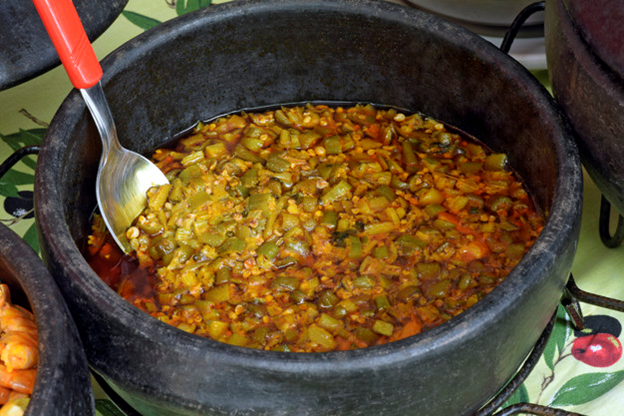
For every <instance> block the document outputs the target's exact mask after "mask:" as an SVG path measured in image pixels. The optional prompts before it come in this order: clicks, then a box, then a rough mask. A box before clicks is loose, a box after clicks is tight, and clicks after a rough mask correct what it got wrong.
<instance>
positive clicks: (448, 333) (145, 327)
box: [35, 0, 582, 372]
mask: <svg viewBox="0 0 624 416" xmlns="http://www.w3.org/2000/svg"><path fill="white" fill-rule="evenodd" d="M356 6H357V8H358V9H360V10H362V9H365V10H367V11H368V12H371V10H372V11H373V13H375V15H376V16H383V17H384V18H386V19H390V20H398V21H411V22H413V21H414V20H415V18H416V17H418V18H419V19H420V20H422V21H423V22H427V29H426V30H431V31H436V32H437V33H438V34H439V36H442V37H444V38H446V39H450V38H451V37H452V38H453V40H454V41H455V42H458V43H460V44H461V46H462V47H464V48H467V49H469V50H471V51H473V52H474V53H475V54H478V55H479V56H480V57H481V58H482V59H483V60H485V61H486V62H488V63H491V64H492V65H496V66H498V70H499V71H498V72H499V74H503V75H501V76H508V74H509V73H514V75H515V76H516V77H518V78H519V81H518V82H517V83H516V84H517V85H516V87H517V89H516V90H517V92H518V93H519V94H524V95H527V96H530V97H532V99H534V100H535V101H534V102H536V103H537V106H538V107H539V111H540V112H541V113H542V115H543V117H544V119H545V120H546V121H547V126H546V127H548V128H550V129H551V130H552V131H553V132H554V133H556V134H554V135H553V137H554V138H553V145H554V146H555V147H556V151H557V155H558V160H557V163H558V164H559V168H560V169H559V176H558V178H557V183H556V190H555V194H554V197H553V204H552V207H551V209H550V217H549V218H548V221H547V222H546V224H545V226H544V229H543V231H542V233H541V235H540V236H539V237H538V239H537V241H536V242H535V244H534V245H533V247H532V248H531V249H530V251H529V252H528V253H527V254H526V255H525V257H524V258H523V259H522V260H521V261H520V263H519V264H518V265H517V266H516V268H515V269H514V270H513V271H512V272H511V273H510V275H509V276H508V277H507V278H506V279H505V280H504V281H503V282H502V283H501V284H500V285H499V286H497V287H496V288H495V289H494V290H493V291H492V292H491V293H490V294H489V295H488V296H486V297H485V298H484V299H483V300H481V301H479V302H478V303H476V304H475V305H473V306H472V307H471V308H470V309H469V310H467V311H465V312H464V313H462V314H460V315H459V316H457V317H454V318H453V319H451V320H450V321H448V322H446V323H444V324H442V325H440V326H438V327H435V328H433V329H430V330H428V331H425V332H423V333H421V334H418V335H415V336H412V337H409V338H406V339H403V340H399V341H395V342H392V343H388V344H384V345H382V346H375V347H369V348H365V349H359V350H350V351H337V352H325V353H281V352H273V351H262V350H256V349H250V348H244V347H236V346H231V345H227V344H223V343H220V342H217V341H213V340H211V339H207V338H202V337H199V336H196V335H191V334H188V333H186V332H184V331H181V330H179V329H177V328H175V327H173V326H170V325H168V324H165V323H163V322H160V321H158V320H157V319H155V318H153V317H151V316H149V315H147V314H145V313H144V312H142V311H140V310H139V309H137V308H135V307H134V306H132V305H131V304H130V303H128V302H126V301H125V300H123V299H122V298H121V297H119V296H118V295H117V294H116V293H115V292H114V291H113V290H112V289H110V288H109V287H108V286H107V285H106V284H105V283H104V282H103V281H102V280H101V279H100V278H99V277H98V276H97V275H96V274H95V273H94V272H93V271H92V270H91V268H90V267H89V266H88V264H87V263H86V261H85V260H84V258H83V257H82V254H81V252H80V250H79V249H78V247H76V245H75V243H74V242H73V240H72V237H71V235H70V233H69V230H68V229H67V227H66V225H65V220H64V216H63V210H62V209H58V208H55V204H54V203H49V202H48V203H47V204H45V206H40V205H37V206H36V210H37V215H36V217H37V218H38V219H40V218H45V219H46V221H45V223H41V222H40V221H38V225H39V226H40V227H41V232H42V233H43V234H45V235H46V238H47V239H49V242H50V244H49V245H50V250H51V251H52V252H53V253H54V256H57V258H60V259H63V261H64V262H65V265H66V268H67V269H68V270H69V271H70V272H71V273H72V274H73V275H75V276H84V279H82V281H81V282H79V283H78V282H72V283H70V284H71V285H76V286H77V285H79V286H80V290H82V291H83V292H84V293H85V295H87V296H88V297H90V298H92V299H94V300H95V301H97V302H98V303H99V304H100V305H101V307H102V312H103V313H105V314H106V315H107V316H108V318H110V319H111V320H114V321H119V322H133V323H134V324H135V328H134V329H135V331H136V333H137V334H141V336H143V337H146V338H152V339H153V338H156V339H158V342H159V343H162V344H165V345H170V343H172V342H174V341H175V342H176V343H178V344H180V343H183V344H185V347H186V348H189V349H190V350H196V351H204V352H205V353H206V354H209V355H210V357H218V359H220V360H223V361H224V362H225V361H227V362H231V363H240V364H244V365H247V366H251V367H255V368H270V369H271V370H272V371H281V370H283V371H290V372H292V371H297V370H299V371H302V372H305V371H310V369H312V368H314V369H315V370H318V369H323V370H324V371H326V372H341V371H343V370H344V369H345V368H347V367H349V368H353V367H358V366H367V367H375V368H377V367H384V366H388V365H390V364H396V363H398V362H401V361H404V360H408V359H409V358H410V357H412V356H415V355H421V354H426V353H429V352H431V351H433V350H434V349H435V350H436V352H439V351H440V350H450V349H452V348H453V345H455V344H456V343H457V342H459V341H460V339H461V341H462V342H466V341H467V340H468V339H469V338H470V337H475V336H478V333H479V332H480V330H482V329H485V328H487V327H488V326H490V325H492V323H493V322H495V321H496V320H497V319H498V317H499V316H500V315H501V314H502V313H503V311H505V310H506V309H508V308H509V307H510V305H512V304H513V302H514V299H515V298H516V296H517V294H518V293H523V292H526V291H530V290H531V288H532V287H534V286H535V285H536V284H537V283H538V282H536V281H534V279H532V278H528V277H529V276H534V275H535V274H536V273H535V272H536V271H538V270H541V269H544V268H548V267H550V266H551V265H552V264H553V263H554V262H555V259H556V255H557V252H556V250H553V246H559V245H563V244H564V243H567V241H562V240H565V239H567V238H574V236H575V223H576V219H578V218H580V211H581V203H582V171H581V165H580V161H579V156H578V152H577V149H576V147H575V145H574V142H573V140H572V138H571V132H570V129H569V126H568V123H567V121H566V119H565V116H564V115H563V114H562V113H561V111H560V110H559V109H558V107H557V105H556V103H555V102H554V100H553V99H552V97H550V95H549V94H548V92H547V91H546V89H545V88H544V87H543V86H542V85H541V84H540V83H539V82H538V81H537V79H536V78H535V77H533V76H532V75H531V74H530V73H529V72H528V71H527V70H526V69H525V68H524V67H522V66H521V65H520V64H519V63H517V62H516V61H514V60H513V59H512V58H511V57H508V56H507V57H505V56H502V55H505V54H504V53H503V52H501V51H500V50H498V48H496V47H495V46H493V45H492V44H490V43H489V42H487V41H485V40H483V39H481V38H480V37H478V36H477V35H475V34H473V33H471V32H469V31H467V30H465V29H463V28H461V27H458V26H455V25H453V24H451V23H448V22H444V21H442V20H441V19H438V18H436V17H434V16H430V15H427V14H425V13H422V12H420V11H418V10H414V9H408V8H405V7H403V6H399V5H396V4H392V3H388V2H380V1H373V0H313V1H309V2H306V3H305V7H309V8H311V9H312V8H314V9H315V8H322V9H323V10H332V9H333V10H336V11H338V10H340V11H343V12H344V7H353V8H354V9H355V8H356ZM276 7H281V8H295V7H296V8H301V7H302V3H301V2H297V1H296V0H275V1H272V2H269V3H266V2H262V1H258V0H241V1H237V2H232V3H230V2H228V3H224V4H219V5H216V6H214V7H210V8H206V9H202V10H199V11H198V12H194V13H191V14H188V15H184V16H181V17H179V18H175V19H173V20H170V21H167V22H164V23H162V24H161V25H159V26H158V29H157V30H150V31H147V32H145V33H143V34H141V35H139V36H137V37H136V38H134V39H132V40H130V41H129V42H127V43H126V44H124V45H122V46H121V47H120V48H118V49H117V50H116V51H114V52H113V53H111V54H110V55H109V56H108V57H106V58H105V59H104V60H103V61H102V67H103V69H104V78H103V80H102V84H103V86H104V87H105V86H106V83H107V82H108V81H109V80H111V79H112V78H114V77H115V75H116V74H117V73H119V72H120V71H123V70H124V68H125V66H127V62H128V61H134V62H136V61H138V59H140V57H141V56H142V55H144V54H149V53H150V51H151V50H152V49H155V48H158V47H160V46H161V45H162V44H164V43H166V42H167V40H168V39H170V38H171V36H184V35H185V33H190V32H191V31H192V30H193V28H194V27H196V26H202V25H206V24H210V22H211V21H212V20H213V19H223V16H224V15H227V19H236V18H240V17H243V16H247V15H251V14H253V13H254V12H259V11H263V10H265V11H266V10H268V9H270V10H275V8H276ZM354 13H355V11H354ZM432 28H433V29H432ZM85 112H86V107H85V106H84V104H83V102H82V99H81V98H80V95H79V92H78V91H76V90H73V91H72V92H71V93H70V94H69V96H68V97H67V99H66V100H65V101H64V103H63V104H62V106H61V108H60V109H59V111H58V112H57V114H56V115H55V117H54V119H53V121H52V123H51V125H50V129H49V130H48V133H47V136H46V140H45V141H44V144H43V146H42V149H41V152H40V156H39V163H38V165H37V173H36V180H35V188H36V199H37V200H39V201H54V202H55V203H57V204H58V203H59V201H60V200H61V198H60V190H59V188H58V186H47V184H50V183H51V184H55V183H56V181H55V179H56V177H55V176H54V175H55V172H54V171H55V166H60V165H61V163H62V160H61V156H60V155H61V153H62V151H63V150H64V148H65V147H66V146H67V144H66V143H64V142H63V140H58V139H57V137H58V136H62V135H63V132H64V131H68V130H71V128H72V127H73V126H74V125H75V124H76V122H77V121H78V120H80V118H81V117H82V116H83V114H84V113H85ZM442 121H444V120H442ZM562 236H564V238H563V239H562ZM541 279H542V280H543V279H545V276H542V277H541ZM561 290H563V287H562V288H561ZM549 316H550V315H549ZM539 324H540V325H542V326H543V327H545V325H546V324H547V320H546V321H545V322H541V323H539ZM468 329H469V330H470V331H468ZM372 357H374V358H375V359H374V360H372Z"/></svg>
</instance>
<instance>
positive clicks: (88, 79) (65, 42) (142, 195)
mask: <svg viewBox="0 0 624 416" xmlns="http://www.w3.org/2000/svg"><path fill="white" fill-rule="evenodd" d="M33 1H34V3H35V7H36V8H37V12H38V13H39V16H40V17H41V20H42V21H43V25H44V26H45V28H46V30H47V32H48V34H49V35H50V39H51V40H52V43H53V44H54V48H55V49H56V51H57V52H58V54H59V57H60V59H61V62H62V63H63V66H64V67H65V70H66V71H67V75H68V76H69V79H70V81H71V82H72V85H73V86H74V87H76V88H77V89H79V90H80V93H81V95H82V97H83V99H84V100H85V103H86V104H87V108H88V109H89V112H90V113H91V116H92V117H93V120H94V122H95V125H96V127H97V129H98V132H99V133H100V138H101V139H102V156H101V159H100V165H99V169H98V175H97V180H96V195H97V201H98V206H99V208H100V214H101V215H102V218H103V219H104V222H105V224H106V227H107V228H108V230H109V231H110V233H111V235H112V236H113V238H114V239H115V241H116V242H117V244H118V245H119V247H121V249H122V250H123V251H124V252H125V253H128V252H130V251H132V247H131V246H130V244H129V243H128V239H127V238H126V235H125V232H126V229H127V228H128V227H130V226H131V225H132V223H133V221H134V220H135V219H136V218H137V217H138V216H139V214H140V213H141V212H142V211H143V209H144V208H145V206H146V204H147V196H146V193H147V191H148V189H150V188H151V187H153V186H158V185H164V184H168V183H169V181H168V180H167V177H166V176H165V175H164V173H163V172H162V171H161V170H160V169H159V168H158V167H157V166H156V165H154V164H153V163H152V162H150V161H149V160H148V159H146V158H145V157H143V156H141V155H140V154H138V153H135V152H132V151H130V150H127V149H125V148H123V147H122V146H121V144H120V143H119V140H118V138H117V130H116V128H115V123H114V121H113V116H112V114H111V111H110V107H109V105H108V101H107V100H106V96H105V95H104V90H103V89H102V84H101V83H100V80H101V79H102V67H101V66H100V63H99V61H98V60H97V57H96V55H95V52H94V51H93V48H92V47H91V43H90V42H89V39H88V38H87V34H86V32H85V30H84V27H83V26H82V23H81V21H80V17H79V16H78V12H77V11H76V8H75V7H74V5H73V3H72V1H71V0H33Z"/></svg>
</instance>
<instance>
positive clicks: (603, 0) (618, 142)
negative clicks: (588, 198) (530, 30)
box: [545, 0, 624, 213]
mask: <svg viewBox="0 0 624 416" xmlns="http://www.w3.org/2000/svg"><path fill="white" fill-rule="evenodd" d="M622 19H624V8H623V7H622V2H621V1H619V0H597V1H595V2H591V3H589V2H586V1H582V0H550V1H547V2H546V14H545V33H546V57H547V62H548V69H549V75H550V79H551V83H552V90H553V94H554V96H555V98H556V99H557V101H558V102H559V104H560V105H561V107H562V109H563V110H564V111H565V112H566V114H567V115H568V117H569V119H570V121H571V123H572V125H573V127H574V129H575V130H576V133H577V137H578V146H579V150H580V154H581V159H582V161H583V165H584V166H585V168H586V169H587V172H588V173H589V175H590V176H591V178H592V179H593V180H594V182H596V185H597V186H598V187H599V189H600V190H601V191H602V193H603V194H604V196H605V197H606V198H607V200H608V201H609V202H610V203H611V204H612V205H613V206H614V207H615V208H616V209H617V210H618V211H619V212H620V213H624V141H623V140H622V137H623V136H624V51H623V50H622V39H623V38H624V28H623V27H622Z"/></svg>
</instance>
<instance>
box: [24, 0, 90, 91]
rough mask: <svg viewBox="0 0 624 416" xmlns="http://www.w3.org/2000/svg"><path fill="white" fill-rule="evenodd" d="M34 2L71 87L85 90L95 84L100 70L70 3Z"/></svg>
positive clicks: (58, 0)
mask: <svg viewBox="0 0 624 416" xmlns="http://www.w3.org/2000/svg"><path fill="white" fill-rule="evenodd" d="M33 2H34V3H35V7H36V8H37V12H38V13H39V16H40V17H41V20H42V21H43V25H44V26H45V28H46V30H47V31H48V35H50V39H51V40H52V44H54V48H55V49H56V52H57V53H58V55H59V57H60V58H61V62H62V63H63V66H64V67H65V71H67V75H69V80H70V81H71V83H72V84H73V86H74V87H76V88H81V89H87V88H91V87H92V86H94V85H95V84H97V83H98V82H99V81H100V79H101V78H102V67H101V66H100V63H99V62H98V59H97V57H96V56H95V52H94V51H93V48H92V47H91V42H89V38H88V37H87V33H86V32H85V30H84V27H83V26H82V22H81V21H80V17H79V16H78V12H77V11H76V7H74V3H73V2H72V0H33Z"/></svg>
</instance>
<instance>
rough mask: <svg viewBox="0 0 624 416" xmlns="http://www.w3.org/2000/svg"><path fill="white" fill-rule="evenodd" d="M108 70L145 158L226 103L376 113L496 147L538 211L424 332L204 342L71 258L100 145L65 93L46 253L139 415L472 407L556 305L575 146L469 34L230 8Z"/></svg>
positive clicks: (87, 208)
mask: <svg viewBox="0 0 624 416" xmlns="http://www.w3.org/2000/svg"><path fill="white" fill-rule="evenodd" d="M103 68H104V74H105V75H104V79H103V86H104V90H105V92H106V94H107V97H108V99H109V102H110V105H111V108H112V112H113V116H114V118H115V120H116V124H117V129H118V131H119V136H120V139H121V142H122V144H123V145H124V146H126V147H128V148H130V149H132V150H135V151H138V152H141V153H149V152H150V151H151V150H153V149H155V148H156V147H158V146H159V145H161V144H163V142H165V141H167V140H168V139H170V138H171V137H173V136H175V135H176V134H177V133H179V132H181V131H183V130H185V129H187V128H189V127H191V126H192V125H193V124H194V123H196V122H197V121H198V120H201V119H207V118H210V117H212V116H215V115H219V114H223V113H226V112H231V111H233V110H237V109H244V108H253V107H260V106H265V105H272V104H278V103H292V102H306V101H322V102H345V101H349V102H354V101H358V102H372V103H376V104H387V105H393V106H396V107H400V108H405V109H410V110H414V111H420V112H422V113H424V114H427V115H430V116H433V117H436V118H437V119H439V120H441V121H443V122H446V123H448V124H450V125H454V126H455V127H457V128H459V129H461V130H463V131H466V132H469V133H470V134H472V135H474V136H476V137H478V138H479V139H481V140H482V141H483V142H485V143H486V144H487V145H488V146H490V147H491V148H493V149H495V150H496V151H499V152H505V153H507V154H508V156H509V159H510V162H511V164H512V165H513V166H514V167H515V168H516V170H517V171H518V172H519V173H520V174H521V175H522V177H523V178H524V179H525V181H526V183H527V184H528V186H529V188H530V190H531V192H532V193H533V195H534V196H535V200H536V202H537V204H538V206H539V207H541V209H543V210H544V211H545V212H547V213H548V215H549V218H548V221H547V223H546V226H545V228H544V230H543V232H542V234H541V236H540V237H539V238H538V240H537V241H536V243H535V245H534V246H533V247H532V248H531V250H530V252H529V253H528V254H527V256H526V257H525V258H524V259H523V260H522V261H521V262H520V263H519V264H518V266H517V267H516V269H515V270H514V271H513V272H512V273H511V274H510V275H509V277H508V278H507V279H506V280H505V281H504V282H503V283H501V284H500V285H499V286H498V287H497V288H496V289H495V290H494V291H493V292H492V293H491V294H490V295H488V296H486V297H485V298H484V299H483V300H482V301H480V302H479V303H477V304H476V305H475V306H473V307H472V308H471V309H470V310H468V311H467V312H465V313H463V314H462V315H460V316H458V317H456V318H453V319H452V320H450V321H449V322H447V323H445V324H443V325H441V326H439V327H437V328H434V329H432V330H430V331H427V332H425V333H422V334H419V335H416V336H414V337H410V338H407V339H404V340H401V341H397V342H394V343H390V344H387V345H384V346H379V347H373V348H368V349H363V350H355V351H342V352H331V353H318V354H299V353H279V352H270V351H259V350H254V349H246V348H240V347H235V346H230V345H226V344H221V343H217V342H214V341H212V340H209V339H204V338H200V337H197V336H194V335H190V334H188V333H185V332H183V331H180V330H178V329H176V328H173V327H171V326H168V325H166V324H164V323H162V322H160V321H157V320H156V319H154V318H152V317H150V316H148V315H146V314H144V313H143V312H141V311H139V310H138V309H136V308H134V307H133V306H132V305H130V304H129V303H127V302H125V301H124V300H122V299H121V298H120V297H119V296H118V295H117V294H116V293H114V292H113V291H112V290H111V289H110V288H108V287H107V286H106V284H105V283H104V282H102V281H101V280H100V279H99V278H98V276H96V274H95V273H94V272H93V271H92V270H91V269H90V267H89V266H88V265H87V263H86V261H85V260H84V258H83V257H82V255H81V251H80V250H81V248H82V247H84V244H85V241H86V237H87V235H88V233H89V229H90V224H89V220H90V216H91V214H92V212H93V210H94V208H95V205H96V202H95V186H94V185H95V177H96V171H97V166H98V161H99V154H100V144H99V139H98V137H97V132H96V129H95V126H94V125H93V124H92V122H91V121H90V119H89V116H88V113H87V111H86V108H85V106H84V104H83V102H82V99H81V97H80V95H79V93H78V92H77V91H73V92H72V93H71V94H70V95H69V96H68V97H67V99H66V100H65V102H64V103H63V105H62V106H61V108H60V110H59V112H58V113H57V115H56V116H55V117H54V120H53V121H52V124H51V126H50V128H49V130H48V133H47V136H46V138H45V140H44V145H43V147H42V150H41V153H40V155H39V159H38V166H37V172H36V178H35V200H36V218H37V226H38V228H39V232H40V235H41V245H42V252H43V255H44V258H45V260H46V262H47V264H48V266H49V268H50V269H51V271H52V273H53V275H54V277H55V278H56V280H57V282H58V284H59V286H60V288H61V290H62V292H63V293H64V294H65V296H66V299H67V302H68V305H69V307H70V309H71V310H72V312H73V314H74V317H75V320H76V323H77V326H78V328H79V331H80V334H81V337H82V340H83V342H84V344H85V351H86V354H87V358H88V360H89V362H90V365H91V367H92V368H93V370H95V371H96V372H97V373H98V374H100V375H101V376H102V377H103V378H104V379H105V380H106V381H107V383H108V384H109V385H110V386H111V387H112V388H113V389H114V390H115V391H116V392H117V393H119V395H120V396H121V397H122V398H123V399H124V400H126V401H127V402H128V403H129V404H130V405H132V406H133V407H134V408H136V409H137V410H138V411H140V412H141V413H142V414H145V415H168V416H169V415H199V414H212V415H229V414H241V415H243V414H264V415H286V414H297V415H317V414H324V415H334V414H335V415H364V414H366V415H371V414H392V415H416V414H418V415H435V416H444V415H449V416H450V415H452V416H457V415H468V414H472V413H474V412H475V411H476V410H477V409H478V408H479V407H480V406H481V404H482V403H483V402H484V401H486V400H487V399H488V398H490V397H491V396H492V395H494V394H495V393H496V392H497V391H498V390H499V389H500V388H501V387H502V386H503V385H504V384H505V383H506V381H507V380H508V379H509V378H510V377H511V376H512V375H513V374H514V372H515V370H516V369H517V368H518V366H519V365H520V364H521V363H522V361H523V360H524V359H525V357H526V356H527V354H528V353H529V352H530V351H531V348H532V346H533V345H534V343H535V342H536V341H537V339H538V337H539V336H540V334H541V332H542V330H543V329H544V328H545V327H546V325H547V323H548V321H549V320H550V318H551V316H552V315H553V313H554V312H555V310H556V308H557V304H558V301H559V298H560V296H561V294H562V291H563V288H564V286H565V283H566V281H567V277H568V274H569V270H570V267H571V264H572V259H573V256H574V253H575V250H576V243H577V240H578V234H579V228H580V216H581V203H582V195H581V194H582V173H581V167H580V162H579V157H578V153H577V149H576V147H575V145H574V142H573V140H572V138H571V134H570V130H569V126H568V124H567V121H566V118H565V117H564V116H563V115H562V113H561V112H560V110H559V108H558V106H557V105H556V103H555V102H554V100H552V98H551V97H550V95H549V94H548V92H547V91H546V90H545V89H544V88H543V87H542V86H541V85H540V84H539V83H538V82H537V80H536V79H535V78H534V77H533V76H532V75H531V74H530V73H529V72H528V71H526V70H525V69H524V68H523V67H522V66H521V65H520V64H518V63H517V62H516V61H514V60H513V59H511V58H510V57H508V56H507V55H505V54H503V53H501V52H500V51H499V50H498V49H496V48H495V47H494V46H492V45H491V44H489V43H488V42H486V41H484V40H482V39H481V38H480V37H478V36H476V35H475V34H473V33H471V32H468V31H467V30H465V29H462V28H460V27H457V26H455V25H452V24H450V23H447V22H444V21H443V20H441V19H439V18H436V17H434V16H432V15H428V14H425V13H422V12H419V11H416V10H413V9H409V8H406V7H403V6H398V5H395V4H392V3H388V2H380V1H368V0H367V1H364V0H338V1H336V0H312V1H306V2H301V1H296V0H276V1H271V2H265V1H260V0H251V1H236V2H231V3H225V4H222V5H218V6H214V7H210V8H206V9H203V10H201V11H198V12H195V13H192V14H189V15H185V16H182V17H180V18H177V19H174V20H172V21H169V22H165V23H163V24H162V25H159V26H158V27H157V28H155V30H151V31H148V32H146V33H144V34H143V35H141V36H139V37H137V38H135V39H133V40H131V41H130V42H128V43H127V44H125V45H124V46H122V47H121V48H119V49H118V50H117V51H115V52H114V53H112V54H111V55H109V56H108V57H107V58H106V59H105V60H104V61H103Z"/></svg>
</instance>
